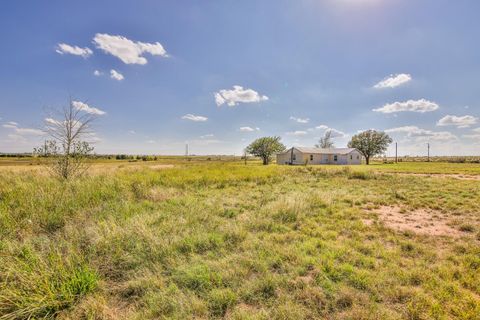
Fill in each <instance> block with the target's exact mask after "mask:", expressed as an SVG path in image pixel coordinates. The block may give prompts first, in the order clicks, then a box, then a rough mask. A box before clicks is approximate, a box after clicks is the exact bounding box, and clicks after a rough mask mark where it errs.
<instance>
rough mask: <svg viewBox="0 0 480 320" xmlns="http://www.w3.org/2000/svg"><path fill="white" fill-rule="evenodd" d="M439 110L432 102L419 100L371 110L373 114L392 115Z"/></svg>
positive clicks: (390, 104)
mask: <svg viewBox="0 0 480 320" xmlns="http://www.w3.org/2000/svg"><path fill="white" fill-rule="evenodd" d="M438 108H439V106H438V104H436V103H435V102H432V101H428V100H425V99H420V100H408V101H405V102H394V103H389V104H386V105H384V106H383V107H381V108H377V109H373V111H375V112H381V113H394V112H402V111H411V112H420V113H425V112H430V111H435V110H437V109H438Z"/></svg>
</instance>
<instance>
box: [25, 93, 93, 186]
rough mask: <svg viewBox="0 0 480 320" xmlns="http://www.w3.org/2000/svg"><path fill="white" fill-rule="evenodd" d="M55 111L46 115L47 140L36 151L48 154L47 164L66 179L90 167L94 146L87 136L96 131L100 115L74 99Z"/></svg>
mask: <svg viewBox="0 0 480 320" xmlns="http://www.w3.org/2000/svg"><path fill="white" fill-rule="evenodd" d="M87 111H88V110H87ZM53 114H54V115H49V116H48V117H47V118H45V126H44V131H45V134H46V136H47V140H46V141H45V144H44V146H42V147H39V148H35V149H34V153H35V154H37V155H41V156H45V157H46V158H47V166H48V168H49V169H50V171H51V172H52V173H53V174H54V175H55V176H57V177H59V178H61V179H65V180H68V179H71V178H75V177H78V176H80V175H82V174H83V173H85V171H86V170H87V169H88V162H87V159H88V158H89V156H90V154H91V152H92V151H93V149H94V148H93V146H92V145H91V143H90V142H88V141H87V139H89V138H91V137H92V136H93V134H94V133H93V131H92V130H91V124H92V122H93V121H94V120H95V119H96V115H95V114H92V113H89V112H86V111H85V110H84V108H82V107H81V106H80V105H79V103H78V102H76V101H72V100H71V99H70V102H69V104H68V105H67V106H65V107H63V108H62V109H61V110H56V111H55V112H54V113H53Z"/></svg>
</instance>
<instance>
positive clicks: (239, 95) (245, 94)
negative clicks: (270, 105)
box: [214, 86, 268, 107]
mask: <svg viewBox="0 0 480 320" xmlns="http://www.w3.org/2000/svg"><path fill="white" fill-rule="evenodd" d="M214 96H215V103H216V104H217V106H221V105H223V104H227V105H228V106H229V107H233V106H236V105H238V104H239V103H253V102H260V101H266V100H268V97H267V96H264V95H260V94H259V93H258V92H257V91H255V90H253V89H244V88H243V87H242V86H233V89H231V90H228V89H223V90H220V91H218V92H215V93H214Z"/></svg>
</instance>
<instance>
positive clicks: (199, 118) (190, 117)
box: [182, 113, 208, 122]
mask: <svg viewBox="0 0 480 320" xmlns="http://www.w3.org/2000/svg"><path fill="white" fill-rule="evenodd" d="M182 119H184V120H191V121H196V122H203V121H207V120H208V118H207V117H204V116H196V115H194V114H191V113H188V114H186V115H184V116H183V117H182Z"/></svg>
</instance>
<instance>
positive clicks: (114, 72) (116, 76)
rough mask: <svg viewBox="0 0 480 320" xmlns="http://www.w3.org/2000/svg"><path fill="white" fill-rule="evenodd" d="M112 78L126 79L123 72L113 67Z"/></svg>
mask: <svg viewBox="0 0 480 320" xmlns="http://www.w3.org/2000/svg"><path fill="white" fill-rule="evenodd" d="M110 78H112V79H115V80H117V81H122V80H123V79H125V77H124V76H123V74H121V73H120V72H118V71H116V70H113V69H112V70H110Z"/></svg>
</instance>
